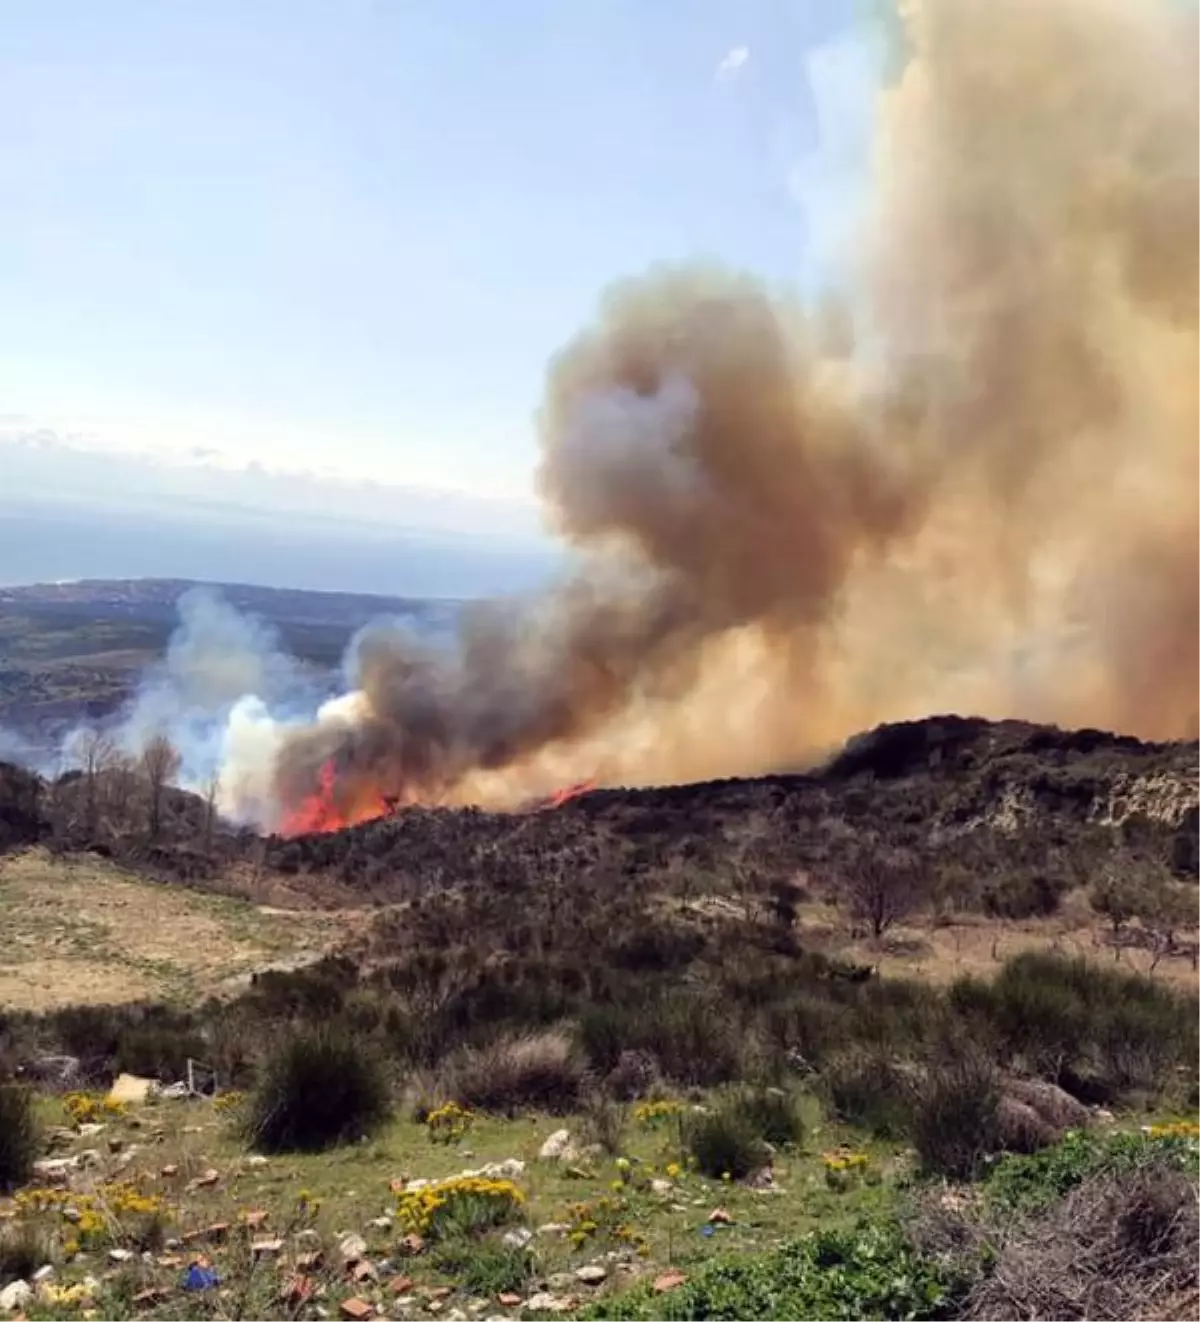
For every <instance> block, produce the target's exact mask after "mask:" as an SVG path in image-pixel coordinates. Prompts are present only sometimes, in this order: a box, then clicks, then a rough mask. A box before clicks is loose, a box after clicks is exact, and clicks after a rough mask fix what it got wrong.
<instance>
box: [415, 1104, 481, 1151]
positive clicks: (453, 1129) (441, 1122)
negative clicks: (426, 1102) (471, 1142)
mask: <svg viewBox="0 0 1200 1322" xmlns="http://www.w3.org/2000/svg"><path fill="white" fill-rule="evenodd" d="M474 1122H475V1113H474V1111H472V1110H471V1109H470V1108H469V1107H466V1106H460V1105H459V1104H458V1103H457V1102H447V1103H446V1104H445V1106H439V1107H438V1108H437V1109H436V1110H434V1111H430V1112H429V1114H428V1115H427V1116H426V1117H425V1128H426V1130H427V1132H428V1134H429V1140H430V1142H432V1143H446V1144H450V1143H461V1142H462V1139H463V1137H464V1135H465V1134H466V1132H467V1130H469V1129H470V1128H471V1126H472V1124H474Z"/></svg>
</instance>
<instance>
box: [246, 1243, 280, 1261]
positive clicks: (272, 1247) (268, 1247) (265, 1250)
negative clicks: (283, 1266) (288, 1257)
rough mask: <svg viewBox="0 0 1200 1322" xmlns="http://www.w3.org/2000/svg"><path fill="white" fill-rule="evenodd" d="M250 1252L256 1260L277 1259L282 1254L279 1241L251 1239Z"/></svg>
mask: <svg viewBox="0 0 1200 1322" xmlns="http://www.w3.org/2000/svg"><path fill="white" fill-rule="evenodd" d="M250 1252H251V1254H252V1255H253V1256H254V1257H256V1258H277V1257H279V1255H280V1254H281V1253H282V1252H283V1240H281V1239H253V1240H251V1241H250Z"/></svg>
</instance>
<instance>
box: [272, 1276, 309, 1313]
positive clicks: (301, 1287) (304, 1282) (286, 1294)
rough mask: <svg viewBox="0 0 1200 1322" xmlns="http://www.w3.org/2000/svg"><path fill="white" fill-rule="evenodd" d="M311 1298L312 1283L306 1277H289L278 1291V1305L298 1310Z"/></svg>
mask: <svg viewBox="0 0 1200 1322" xmlns="http://www.w3.org/2000/svg"><path fill="white" fill-rule="evenodd" d="M312 1297H313V1283H312V1281H310V1280H309V1279H308V1277H307V1276H301V1275H299V1274H297V1275H295V1276H289V1277H288V1278H287V1280H286V1281H284V1283H283V1285H282V1286H281V1287H280V1290H279V1300H280V1303H284V1304H288V1305H290V1306H291V1307H292V1308H294V1309H295V1308H299V1307H300V1306H301V1304H306V1303H308V1301H309V1300H310V1299H311V1298H312Z"/></svg>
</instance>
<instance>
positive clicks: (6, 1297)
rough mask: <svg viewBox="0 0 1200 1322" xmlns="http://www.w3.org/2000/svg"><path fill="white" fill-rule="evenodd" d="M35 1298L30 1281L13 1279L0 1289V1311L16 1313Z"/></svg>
mask: <svg viewBox="0 0 1200 1322" xmlns="http://www.w3.org/2000/svg"><path fill="white" fill-rule="evenodd" d="M32 1298H33V1286H32V1285H30V1284H29V1282H28V1281H13V1283H12V1284H11V1285H6V1286H5V1287H4V1289H3V1290H0V1313H16V1312H18V1311H19V1310H20V1309H23V1308H24V1307H25V1305H26V1304H27V1303H28V1302H29V1301H30V1300H31V1299H32Z"/></svg>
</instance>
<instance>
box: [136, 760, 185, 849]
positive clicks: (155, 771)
mask: <svg viewBox="0 0 1200 1322" xmlns="http://www.w3.org/2000/svg"><path fill="white" fill-rule="evenodd" d="M178 770H179V754H178V752H177V751H176V750H175V747H174V745H173V744H172V743H171V741H170V740H169V739H168V738H167V737H166V735H161V734H157V735H155V736H154V738H153V739H151V740H150V742H149V743H148V744H146V746H145V747H144V748H143V749H142V774H143V775H144V776H145V778H146V786H147V789H148V790H149V795H150V803H149V827H150V839H151V840H157V839H158V835H159V832H160V831H161V830H162V803H163V792H164V791H165V789H166V788H167V786H168V785H169V784H170V783H171V781H172V779H173V778H174V776H175V774H176V773H177V772H178Z"/></svg>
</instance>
